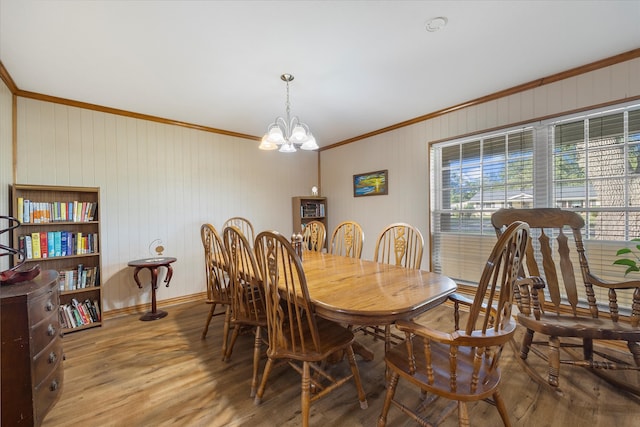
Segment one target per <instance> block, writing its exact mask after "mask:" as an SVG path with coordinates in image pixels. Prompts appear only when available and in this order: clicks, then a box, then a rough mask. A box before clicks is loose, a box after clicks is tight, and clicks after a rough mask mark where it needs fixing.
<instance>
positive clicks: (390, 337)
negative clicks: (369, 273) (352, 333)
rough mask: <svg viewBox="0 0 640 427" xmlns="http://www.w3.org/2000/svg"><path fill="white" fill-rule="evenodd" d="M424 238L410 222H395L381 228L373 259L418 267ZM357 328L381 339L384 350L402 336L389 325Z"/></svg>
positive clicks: (408, 266) (400, 339) (398, 340)
mask: <svg viewBox="0 0 640 427" xmlns="http://www.w3.org/2000/svg"><path fill="white" fill-rule="evenodd" d="M423 248H424V238H423V237H422V233H420V230H418V229H417V228H416V227H414V226H412V225H411V224H406V223H403V222H397V223H394V224H390V225H388V226H386V227H385V228H384V230H382V232H381V233H380V234H379V235H378V239H377V240H376V248H375V251H374V256H373V260H374V261H376V262H381V263H384V264H392V265H397V266H400V267H405V268H414V269H419V268H420V266H421V265H422V251H423ZM357 330H359V331H362V332H363V333H364V334H366V335H372V336H373V337H374V338H375V339H383V340H384V345H385V351H388V350H389V348H390V347H391V345H392V344H394V343H398V342H400V341H402V337H401V336H399V335H397V334H394V333H392V332H391V325H385V326H384V328H383V327H381V326H380V325H366V326H360V327H359V328H358V329H357Z"/></svg>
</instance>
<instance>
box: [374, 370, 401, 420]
mask: <svg viewBox="0 0 640 427" xmlns="http://www.w3.org/2000/svg"><path fill="white" fill-rule="evenodd" d="M399 378H400V375H398V374H397V373H396V372H393V373H392V374H391V378H389V381H388V382H387V394H386V395H385V397H384V403H383V404H382V412H381V413H380V417H378V427H384V426H386V425H387V415H388V414H389V408H390V407H391V401H392V400H393V396H394V395H395V394H396V387H397V386H398V379H399Z"/></svg>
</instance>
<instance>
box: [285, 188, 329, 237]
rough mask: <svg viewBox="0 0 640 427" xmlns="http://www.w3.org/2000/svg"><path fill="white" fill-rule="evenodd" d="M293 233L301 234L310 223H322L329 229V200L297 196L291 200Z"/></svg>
mask: <svg viewBox="0 0 640 427" xmlns="http://www.w3.org/2000/svg"><path fill="white" fill-rule="evenodd" d="M291 207H292V217H293V231H294V232H295V233H300V231H301V230H302V226H303V225H304V224H306V223H307V222H309V221H320V222H321V223H323V224H324V228H325V229H326V228H327V198H326V197H315V196H309V197H304V196H296V197H293V198H292V199H291Z"/></svg>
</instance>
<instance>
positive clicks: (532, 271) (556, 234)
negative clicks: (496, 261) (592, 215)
mask: <svg viewBox="0 0 640 427" xmlns="http://www.w3.org/2000/svg"><path fill="white" fill-rule="evenodd" d="M514 221H524V222H526V223H527V224H529V227H530V229H531V233H530V238H529V245H528V247H527V257H526V260H525V261H526V262H525V263H524V264H523V271H522V276H523V277H526V278H528V279H527V280H525V281H523V282H522V283H521V285H520V287H519V288H518V289H515V290H514V299H515V301H516V303H517V306H518V314H517V316H516V320H517V321H518V323H519V324H520V325H522V326H523V327H524V328H525V329H526V332H525V333H524V334H523V335H522V341H521V342H520V345H519V346H518V345H517V344H516V342H515V341H512V342H511V344H512V345H513V347H514V350H515V353H516V355H517V356H516V360H517V361H518V362H519V363H520V365H521V366H522V368H523V369H524V370H525V372H527V374H529V376H530V377H531V378H532V379H533V380H535V381H536V382H538V383H539V384H541V385H543V386H545V387H548V388H550V389H551V390H554V391H556V392H557V391H561V389H560V368H561V367H569V368H571V367H582V368H586V369H587V370H589V372H591V373H593V374H595V375H596V376H599V377H601V378H603V379H604V380H606V381H608V382H609V383H610V384H612V385H613V386H614V387H616V388H617V389H621V390H622V389H624V390H626V391H628V392H631V393H633V394H635V395H640V381H639V378H640V376H639V375H638V373H640V280H625V281H613V280H607V281H605V280H603V279H601V278H599V277H598V276H596V275H595V274H594V272H593V271H592V270H591V269H590V267H589V262H588V259H587V254H586V248H585V245H588V244H589V242H588V241H587V240H586V239H585V240H583V233H584V234H586V233H588V232H589V230H588V227H586V223H585V219H584V218H583V217H582V216H581V215H580V214H579V213H577V212H573V211H568V210H563V209H558V208H533V209H499V210H497V211H496V212H494V213H493V215H491V223H492V225H493V226H494V228H495V230H496V233H497V234H498V235H500V234H501V233H502V230H503V229H504V228H505V227H506V226H507V225H508V224H509V223H511V222H514ZM597 243H598V244H601V243H602V242H601V241H597ZM612 252H613V251H612ZM613 253H614V252H613ZM629 279H630V278H629ZM624 305H627V307H628V309H627V310H625V309H624V308H623V307H624ZM624 347H626V348H627V350H628V353H626V354H625V352H624V351H623V349H624ZM561 355H562V357H561ZM540 362H543V363H540ZM629 371H631V372H629ZM567 373H568V374H569V375H571V373H570V369H569V370H568V372H567Z"/></svg>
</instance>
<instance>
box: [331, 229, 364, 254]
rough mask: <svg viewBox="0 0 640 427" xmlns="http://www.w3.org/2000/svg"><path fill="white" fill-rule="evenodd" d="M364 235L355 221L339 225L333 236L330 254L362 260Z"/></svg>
mask: <svg viewBox="0 0 640 427" xmlns="http://www.w3.org/2000/svg"><path fill="white" fill-rule="evenodd" d="M363 244H364V233H363V232H362V227H360V224H358V223H357V222H355V221H344V222H341V223H340V224H338V226H337V227H336V228H335V229H334V230H333V233H332V234H331V244H330V245H329V252H330V253H332V254H334V255H340V256H347V257H351V258H357V259H360V257H361V256H362V245H363Z"/></svg>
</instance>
